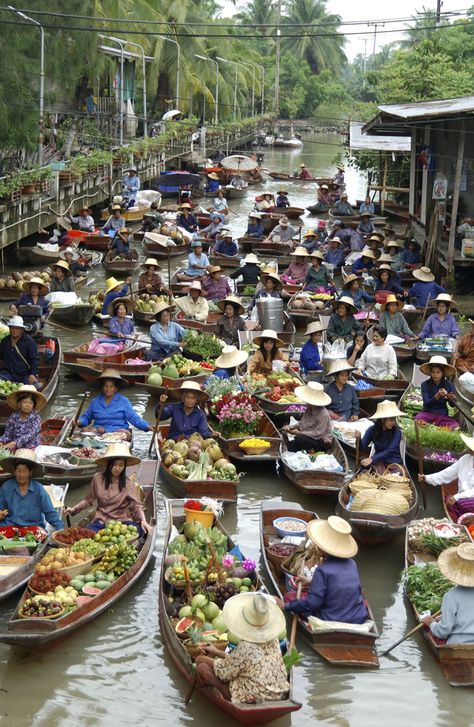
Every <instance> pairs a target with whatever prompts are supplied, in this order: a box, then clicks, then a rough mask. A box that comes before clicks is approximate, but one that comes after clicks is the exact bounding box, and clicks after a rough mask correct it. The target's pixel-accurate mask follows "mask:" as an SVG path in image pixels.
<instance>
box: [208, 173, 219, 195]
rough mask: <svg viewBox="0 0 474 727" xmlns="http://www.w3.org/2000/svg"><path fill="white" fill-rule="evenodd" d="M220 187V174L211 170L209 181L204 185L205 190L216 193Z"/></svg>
mask: <svg viewBox="0 0 474 727" xmlns="http://www.w3.org/2000/svg"><path fill="white" fill-rule="evenodd" d="M219 187H220V180H219V175H218V174H216V173H215V172H210V174H208V175H207V183H206V186H205V187H204V191H205V192H208V193H210V194H215V193H216V192H217V190H218V189H219Z"/></svg>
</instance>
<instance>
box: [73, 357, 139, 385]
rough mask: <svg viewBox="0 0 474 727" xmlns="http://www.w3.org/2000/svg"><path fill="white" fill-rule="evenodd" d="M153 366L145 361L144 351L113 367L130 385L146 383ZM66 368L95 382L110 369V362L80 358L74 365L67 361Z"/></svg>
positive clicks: (85, 379)
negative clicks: (139, 382) (149, 370)
mask: <svg viewBox="0 0 474 727" xmlns="http://www.w3.org/2000/svg"><path fill="white" fill-rule="evenodd" d="M151 365H152V362H151V361H146V360H145V359H144V351H143V350H141V351H139V352H138V353H137V356H136V358H134V359H132V358H129V359H127V360H126V361H125V362H124V363H114V364H113V367H114V369H115V370H116V371H118V372H119V373H120V376H121V377H122V378H123V379H125V381H126V382H127V383H128V384H135V383H136V382H137V381H141V382H144V381H145V379H146V377H147V375H148V369H149V368H150V366H151ZM64 366H65V367H66V368H67V369H68V370H69V371H71V373H73V374H75V375H76V376H79V377H80V378H81V379H84V381H89V382H94V381H96V380H97V378H98V377H99V376H100V375H101V373H103V372H104V371H105V369H108V368H110V362H109V361H103V360H102V359H92V358H78V359H77V360H76V361H75V362H74V363H70V362H66V361H65V362H64Z"/></svg>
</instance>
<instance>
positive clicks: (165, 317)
mask: <svg viewBox="0 0 474 727" xmlns="http://www.w3.org/2000/svg"><path fill="white" fill-rule="evenodd" d="M173 309H174V305H171V304H170V303H165V302H164V301H161V302H160V303H158V305H157V306H156V313H155V319H156V323H153V325H152V326H151V327H150V339H151V348H150V350H149V351H148V352H147V359H148V360H149V361H162V360H163V359H164V358H167V357H168V356H172V355H173V353H176V352H177V351H181V350H182V347H181V340H182V338H183V336H184V334H185V333H186V330H185V329H184V328H183V327H182V326H180V325H179V324H178V323H176V322H175V321H172V320H171V313H172V311H173Z"/></svg>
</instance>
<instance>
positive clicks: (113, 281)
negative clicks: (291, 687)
mask: <svg viewBox="0 0 474 727" xmlns="http://www.w3.org/2000/svg"><path fill="white" fill-rule="evenodd" d="M119 285H125V283H124V281H123V280H117V278H107V280H106V281H105V292H106V293H110V291H111V290H114V288H117V287H118V286H119Z"/></svg>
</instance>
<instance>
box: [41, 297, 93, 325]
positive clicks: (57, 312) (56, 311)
mask: <svg viewBox="0 0 474 727" xmlns="http://www.w3.org/2000/svg"><path fill="white" fill-rule="evenodd" d="M93 315H94V306H93V305H92V304H91V303H84V302H82V303H73V305H59V306H52V308H51V318H52V320H53V321H58V322H59V323H65V324H67V325H69V326H87V325H88V324H89V323H90V322H91V320H92V317H93Z"/></svg>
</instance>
